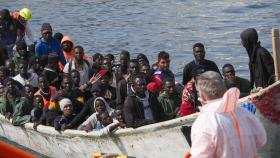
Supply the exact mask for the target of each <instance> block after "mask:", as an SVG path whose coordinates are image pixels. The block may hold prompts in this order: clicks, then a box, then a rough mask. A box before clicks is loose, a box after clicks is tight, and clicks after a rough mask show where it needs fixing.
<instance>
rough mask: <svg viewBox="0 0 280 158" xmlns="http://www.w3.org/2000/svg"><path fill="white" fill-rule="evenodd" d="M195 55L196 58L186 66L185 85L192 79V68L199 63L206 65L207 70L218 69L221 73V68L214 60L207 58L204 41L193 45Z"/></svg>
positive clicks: (184, 71) (184, 73) (184, 72)
mask: <svg viewBox="0 0 280 158" xmlns="http://www.w3.org/2000/svg"><path fill="white" fill-rule="evenodd" d="M193 55H194V60H193V61H191V62H190V63H188V64H187V65H186V66H185V67H184V70H183V80H182V83H183V85H186V84H187V83H188V82H189V81H190V80H191V79H192V76H191V72H192V69H193V68H194V67H195V66H197V65H200V66H202V67H204V69H205V71H216V72H218V73H220V71H219V68H218V66H217V65H216V64H215V62H214V61H211V60H207V59H205V48H204V45H203V44H202V43H195V44H194V45H193Z"/></svg>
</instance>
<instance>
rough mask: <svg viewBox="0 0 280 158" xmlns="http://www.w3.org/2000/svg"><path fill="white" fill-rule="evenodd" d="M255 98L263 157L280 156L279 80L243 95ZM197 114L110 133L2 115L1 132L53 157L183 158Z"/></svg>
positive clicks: (0, 117)
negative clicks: (62, 129)
mask: <svg viewBox="0 0 280 158" xmlns="http://www.w3.org/2000/svg"><path fill="white" fill-rule="evenodd" d="M245 102H252V103H253V104H254V105H255V106H256V107H257V114H256V115H257V116H258V117H259V118H260V119H261V121H262V122H263V124H264V126H265V128H266V131H267V138H268V141H267V145H266V146H265V147H264V148H262V149H261V150H260V153H259V155H260V157H262V158H270V157H273V158H274V157H280V150H279V149H278V147H279V142H280V128H279V124H280V117H279V116H280V82H276V83H275V84H273V85H271V86H269V87H267V88H265V89H263V90H261V91H260V92H258V93H256V94H253V95H250V96H248V97H246V98H242V99H240V103H245ZM197 115H198V114H193V115H190V116H185V117H182V118H178V119H174V120H170V121H166V122H162V123H157V124H152V125H148V126H143V127H140V128H137V129H123V130H119V131H116V132H115V133H112V134H110V135H107V136H100V135H99V133H98V132H90V133H85V132H83V131H77V130H66V131H65V132H61V133H60V132H58V131H55V130H54V128H52V127H47V126H41V125H40V126H38V130H37V131H34V130H33V124H32V123H27V124H25V125H24V126H22V127H16V126H13V125H12V124H11V123H10V121H8V120H6V119H4V117H3V116H0V135H1V136H3V137H6V138H7V139H9V140H12V141H15V142H17V143H19V144H21V145H23V146H26V147H28V148H31V149H33V150H35V151H38V152H39V153H42V154H44V155H47V156H50V157H59V158H62V157H73V158H74V157H91V153H93V152H96V151H99V152H104V153H119V154H124V155H129V156H135V157H137V158H158V157H174V158H177V157H178V158H181V157H183V156H184V154H185V153H186V151H188V150H189V149H190V145H189V141H187V140H189V134H190V127H191V125H192V123H193V121H194V120H195V118H196V117H197Z"/></svg>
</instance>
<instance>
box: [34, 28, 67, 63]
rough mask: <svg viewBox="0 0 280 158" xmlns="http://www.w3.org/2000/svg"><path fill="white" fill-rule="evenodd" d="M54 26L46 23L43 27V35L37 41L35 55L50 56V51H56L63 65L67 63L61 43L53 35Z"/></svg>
mask: <svg viewBox="0 0 280 158" xmlns="http://www.w3.org/2000/svg"><path fill="white" fill-rule="evenodd" d="M52 33H53V31H52V26H51V25H50V24H49V23H44V24H43V25H42V27H41V35H42V37H41V38H40V39H39V40H38V41H37V42H36V45H35V56H38V57H41V56H43V55H46V56H48V55H49V54H50V53H52V52H55V53H56V54H57V55H58V57H59V61H60V63H61V64H62V65H65V64H66V60H65V58H64V55H63V52H62V49H61V46H60V44H59V43H58V41H57V40H56V39H54V38H53V37H52Z"/></svg>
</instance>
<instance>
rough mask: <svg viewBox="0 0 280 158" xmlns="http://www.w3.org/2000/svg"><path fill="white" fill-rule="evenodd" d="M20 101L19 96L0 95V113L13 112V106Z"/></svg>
mask: <svg viewBox="0 0 280 158" xmlns="http://www.w3.org/2000/svg"><path fill="white" fill-rule="evenodd" d="M19 102H20V98H19V97H14V96H9V95H8V96H7V97H5V96H1V97H0V114H2V115H5V113H7V112H10V113H13V112H14V110H15V106H16V104H17V103H19Z"/></svg>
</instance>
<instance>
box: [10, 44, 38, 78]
mask: <svg viewBox="0 0 280 158" xmlns="http://www.w3.org/2000/svg"><path fill="white" fill-rule="evenodd" d="M32 57H33V54H31V53H30V52H29V51H27V45H26V43H25V41H24V40H21V41H18V42H17V43H16V51H14V57H13V60H14V63H15V72H16V73H18V72H19V68H18V67H19V65H18V64H19V63H20V60H23V61H25V62H26V63H27V64H29V63H30V61H31V59H32ZM28 68H29V67H28Z"/></svg>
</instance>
